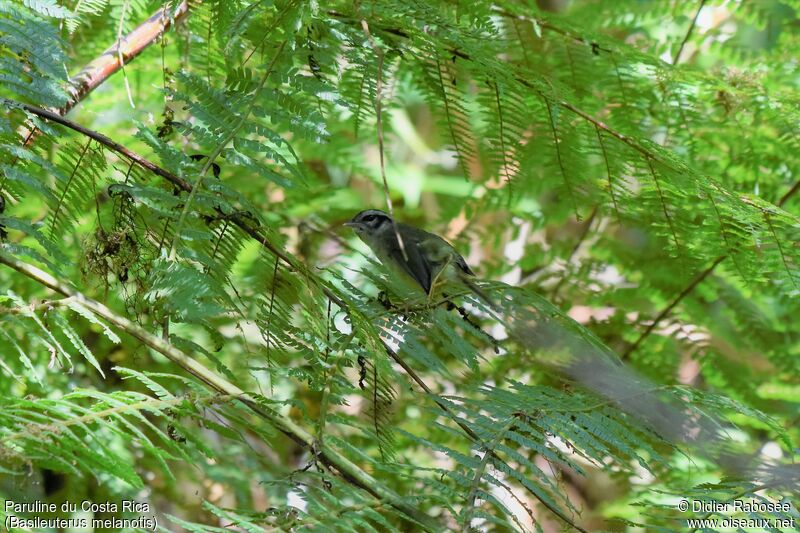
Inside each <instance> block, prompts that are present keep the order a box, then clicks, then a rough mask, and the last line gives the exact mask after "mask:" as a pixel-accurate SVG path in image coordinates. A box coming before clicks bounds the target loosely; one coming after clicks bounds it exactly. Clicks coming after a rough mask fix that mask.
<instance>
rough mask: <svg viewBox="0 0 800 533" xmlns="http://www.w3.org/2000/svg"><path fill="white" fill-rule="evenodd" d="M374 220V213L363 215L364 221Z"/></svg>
mask: <svg viewBox="0 0 800 533" xmlns="http://www.w3.org/2000/svg"><path fill="white" fill-rule="evenodd" d="M373 220H375V215H367V216H365V217H364V222H372V221H373Z"/></svg>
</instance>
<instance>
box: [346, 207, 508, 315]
mask: <svg viewBox="0 0 800 533" xmlns="http://www.w3.org/2000/svg"><path fill="white" fill-rule="evenodd" d="M344 225H345V226H348V227H350V228H353V230H355V232H356V235H358V237H359V238H360V239H361V240H362V241H364V243H365V244H366V245H367V246H369V247H370V249H371V250H372V251H373V253H374V254H375V255H376V256H377V257H378V259H379V260H380V262H381V263H383V264H384V265H385V266H386V267H388V268H390V269H392V270H395V271H399V272H402V273H404V274H406V275H408V276H409V277H410V278H411V279H412V280H414V281H415V282H416V283H417V284H418V285H419V286H420V287H422V289H423V290H424V291H425V293H426V294H427V295H428V297H430V295H431V291H432V290H433V288H434V285H436V282H437V280H439V278H440V277H441V278H442V280H443V281H445V280H447V281H453V280H458V281H460V282H461V283H463V284H464V285H466V286H467V287H468V288H469V289H470V290H472V292H474V293H475V294H476V295H477V296H478V297H479V298H480V299H481V300H483V301H484V302H485V303H487V304H488V305H489V306H490V307H492V308H495V309H496V306H495V305H494V304H493V303H492V301H491V300H490V299H489V298H488V297H487V296H486V295H485V294H484V293H483V291H482V290H480V289H479V288H478V287H477V286H476V285H475V284H474V283H473V282H472V281H471V280H470V279H469V278H470V277H472V276H474V275H475V274H474V273H473V272H472V270H470V268H469V266H468V265H467V262H466V261H464V258H463V257H461V254H459V253H458V252H457V251H456V250H455V248H453V246H452V245H451V244H450V243H449V242H447V241H446V240H444V239H443V238H441V237H439V236H438V235H436V234H433V233H430V232H427V231H425V230H422V229H419V228H415V227H414V226H409V225H408V224H403V223H402V222H394V221H393V220H392V218H391V217H390V216H389V215H388V214H387V213H384V212H383V211H380V210H378V209H367V210H365V211H361V212H360V213H358V214H357V215H356V216H354V217H353V219H352V220H350V221H349V222H345V224H344ZM398 234H399V235H400V239H401V240H402V243H403V244H402V247H401V245H400V242H398V240H397V235H398Z"/></svg>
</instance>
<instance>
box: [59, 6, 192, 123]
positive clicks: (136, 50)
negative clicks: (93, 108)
mask: <svg viewBox="0 0 800 533" xmlns="http://www.w3.org/2000/svg"><path fill="white" fill-rule="evenodd" d="M188 13H189V2H188V1H187V0H183V1H182V2H180V4H178V6H177V7H175V9H174V11H172V12H171V13H170V2H167V4H165V5H164V7H162V8H161V9H159V10H158V11H156V12H155V13H153V14H152V15H151V16H150V18H148V19H147V20H146V21H144V22H142V23H141V24H140V25H139V26H137V27H136V29H134V30H133V31H132V32H130V33H129V34H128V35H126V36H125V37H122V38H121V39H119V40H118V41H117V42H115V43H114V44H113V45H111V46H109V47H108V48H107V49H106V50H105V51H104V52H103V53H102V54H101V55H100V56H99V57H97V58H96V59H94V60H93V61H92V62H91V63H89V64H88V65H86V66H85V67H84V68H83V69H82V70H81V71H80V72H78V74H76V75H75V76H74V77H73V78H72V79H71V80H70V88H69V89H68V91H69V96H70V99H69V101H68V102H67V103H66V104H65V105H64V106H63V107H62V108H61V109H59V110H58V111H59V113H60V114H61V115H66V114H67V113H69V111H70V110H71V109H72V108H73V107H75V106H76V105H78V103H79V102H80V101H81V100H83V99H84V98H85V97H86V95H88V94H89V93H90V92H92V91H93V90H95V89H96V88H97V87H98V86H99V85H100V84H102V83H103V82H104V81H106V80H107V79H108V78H109V77H110V76H112V75H113V74H114V73H116V72H117V71H118V70H120V69H121V68H122V65H123V64H125V65H127V64H128V63H130V62H131V61H133V60H134V59H135V58H136V56H138V55H139V54H141V53H142V52H143V51H144V50H145V49H146V48H147V47H148V46H150V45H151V44H153V43H154V42H155V41H156V39H158V38H159V37H160V36H161V34H163V33H164V32H165V31H167V30H168V29H169V28H170V26H172V24H173V23H177V22H179V21H180V20H181V19H183V18H184V17H186V15H187V14H188Z"/></svg>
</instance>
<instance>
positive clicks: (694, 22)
mask: <svg viewBox="0 0 800 533" xmlns="http://www.w3.org/2000/svg"><path fill="white" fill-rule="evenodd" d="M705 5H706V0H700V5H699V6H697V11H695V13H694V18H693V19H692V22H691V24H689V29H688V30H686V35H685V36H684V37H683V41H681V45H680V46H679V47H678V51H677V52H675V57H674V58H672V64H673V65H677V64H678V60H679V59H680V58H681V52H683V47H684V46H686V43H687V42H689V37H691V36H692V32H693V31H694V28H695V26H697V17H699V16H700V12H701V11H702V10H703V6H705Z"/></svg>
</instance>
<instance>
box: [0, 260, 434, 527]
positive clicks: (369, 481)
mask: <svg viewBox="0 0 800 533" xmlns="http://www.w3.org/2000/svg"><path fill="white" fill-rule="evenodd" d="M0 263H2V264H4V265H6V266H8V267H11V268H13V269H14V270H16V271H17V272H19V273H20V274H22V275H24V276H27V277H28V278H30V279H32V280H34V281H36V282H37V283H39V284H41V285H44V286H45V287H47V288H48V289H50V290H52V291H54V292H57V293H60V294H62V295H64V296H66V297H68V298H73V299H74V300H75V301H76V302H78V303H79V304H80V305H82V306H83V307H85V308H87V309H89V310H90V311H91V312H92V313H94V314H96V315H97V316H99V317H102V318H104V319H105V320H107V321H108V322H110V323H111V324H113V325H114V326H116V327H118V328H119V329H121V330H123V331H125V332H126V333H127V334H128V335H130V336H131V337H133V338H135V339H137V340H139V341H140V342H141V343H142V344H144V345H145V346H147V347H148V348H150V349H152V350H155V351H157V352H159V353H160V354H162V355H164V356H165V357H166V358H167V359H169V360H170V361H172V362H173V363H175V364H176V365H178V366H180V367H181V368H183V369H184V370H185V371H187V372H188V373H189V374H191V375H192V376H194V377H196V378H197V379H199V380H201V381H203V382H204V383H205V384H206V385H208V386H209V387H211V388H212V389H214V390H216V391H217V392H219V393H222V394H226V395H230V396H232V397H235V398H237V399H238V400H239V401H240V402H242V404H244V405H245V406H247V407H248V408H249V409H250V410H251V411H252V412H253V413H254V414H256V415H257V416H259V417H260V418H263V419H264V420H266V421H267V422H269V423H270V424H271V425H272V426H274V427H275V428H277V429H278V430H280V431H281V433H283V434H284V435H286V436H287V437H289V438H290V439H292V440H293V441H294V442H296V443H297V444H299V445H301V446H303V447H306V448H308V449H310V450H314V451H315V452H316V453H317V455H318V457H319V458H320V459H321V460H322V461H323V462H324V463H325V464H327V465H328V466H330V467H332V468H334V469H336V470H337V471H338V472H339V473H340V474H341V475H342V476H343V477H344V478H345V479H347V480H348V481H349V482H350V483H352V484H353V485H355V486H357V487H359V488H361V489H363V490H365V491H366V492H368V493H370V494H371V495H373V496H374V497H375V498H377V499H378V500H381V501H385V502H387V503H388V504H389V505H391V506H392V507H394V508H395V509H397V510H398V511H401V512H402V513H404V514H405V515H407V516H408V517H410V518H411V519H413V520H414V521H416V522H418V523H419V524H421V525H424V527H426V528H427V529H430V530H435V529H437V527H436V524H435V522H433V520H432V519H431V518H430V517H429V516H428V515H426V514H424V513H422V512H421V511H420V510H419V509H416V508H415V507H412V506H410V505H408V504H407V503H406V502H404V501H403V499H402V498H401V497H400V495H399V494H397V493H395V492H394V491H392V490H391V489H390V488H388V487H386V486H384V485H383V484H381V483H380V482H378V480H376V479H375V478H374V477H372V476H371V475H369V474H368V473H367V472H365V471H364V470H362V469H361V468H359V467H358V466H357V465H356V464H355V463H353V462H351V461H350V460H349V459H347V458H346V457H344V456H343V455H342V454H341V453H340V452H339V451H337V450H335V449H333V448H331V447H329V446H326V445H325V444H324V443H322V442H319V441H317V440H316V439H315V438H314V437H313V436H312V435H311V434H310V433H308V432H307V431H306V430H305V429H303V428H302V427H300V426H299V425H297V424H296V423H295V422H294V421H293V420H291V419H290V418H289V417H285V416H283V415H281V414H280V413H278V412H276V411H274V410H273V409H271V408H270V407H268V406H266V405H265V404H264V403H263V402H260V401H259V400H258V399H256V398H254V397H253V396H251V395H250V394H248V393H246V392H245V391H243V390H242V389H240V388H239V387H237V386H236V385H234V384H233V383H231V382H230V381H228V380H226V379H225V378H223V377H222V376H219V375H218V374H216V373H214V372H212V371H211V370H209V369H208V368H206V367H205V366H204V365H202V364H201V363H199V362H198V361H196V360H195V359H193V358H191V357H190V356H188V355H187V354H186V353H184V352H183V351H181V350H179V349H178V348H176V347H175V346H173V345H172V344H170V343H168V342H166V341H164V340H163V339H161V338H159V337H157V336H155V335H153V334H152V333H150V332H149V331H147V330H145V329H144V328H142V327H140V326H138V325H136V324H134V323H133V322H131V321H130V320H128V319H127V318H125V317H122V316H120V315H117V314H116V313H114V311H112V310H111V309H109V308H108V307H106V306H105V305H103V304H102V303H100V302H98V301H96V300H93V299H91V298H89V297H87V296H85V295H83V294H82V293H80V292H78V291H76V290H74V289H73V288H72V287H69V286H68V285H66V284H65V283H62V282H60V281H59V280H57V279H56V278H54V277H53V276H51V275H50V274H48V273H47V272H44V271H43V270H40V269H39V268H36V267H35V266H33V265H29V264H27V263H24V262H22V261H20V260H18V259H16V258H14V257H12V256H10V255H7V254H5V253H3V252H0Z"/></svg>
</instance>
